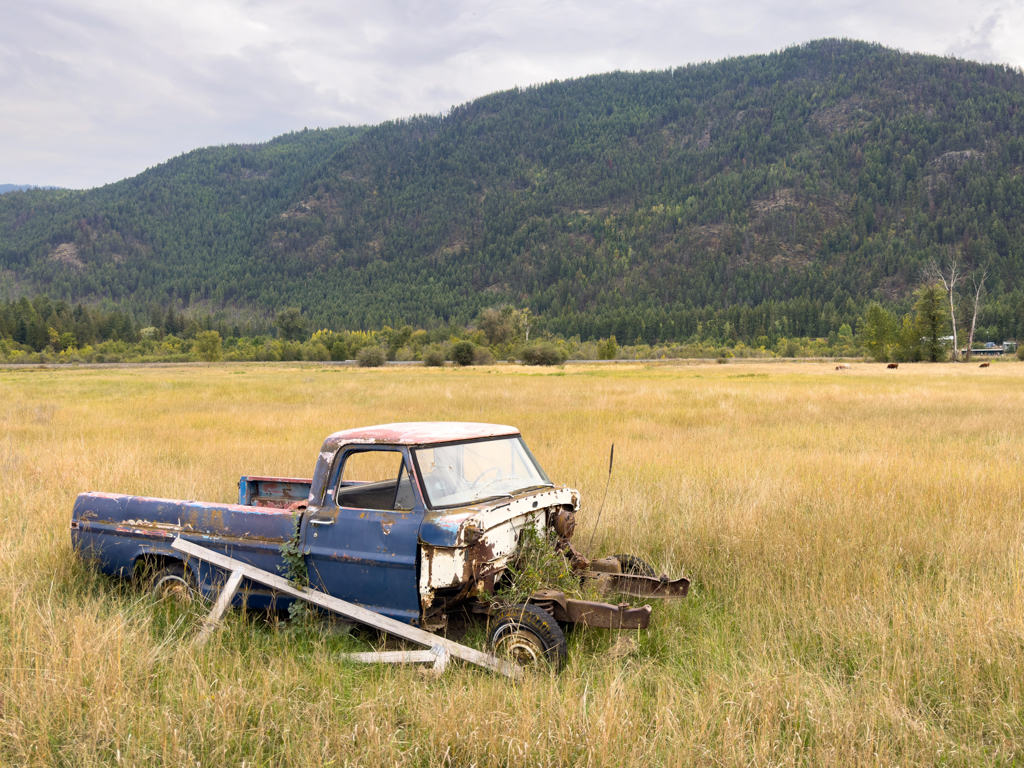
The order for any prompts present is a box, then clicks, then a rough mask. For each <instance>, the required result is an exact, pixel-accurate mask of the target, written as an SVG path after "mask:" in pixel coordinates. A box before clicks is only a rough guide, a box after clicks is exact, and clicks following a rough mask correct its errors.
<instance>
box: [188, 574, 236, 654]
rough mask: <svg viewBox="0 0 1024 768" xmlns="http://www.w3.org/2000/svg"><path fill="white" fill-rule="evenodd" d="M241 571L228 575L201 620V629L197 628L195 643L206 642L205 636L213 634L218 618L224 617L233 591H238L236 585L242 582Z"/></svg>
mask: <svg viewBox="0 0 1024 768" xmlns="http://www.w3.org/2000/svg"><path fill="white" fill-rule="evenodd" d="M242 575H243V574H242V572H241V571H232V572H231V576H229V577H228V581H227V583H226V584H225V585H224V588H223V589H222V590H221V591H220V596H219V597H218V598H217V602H216V604H215V605H214V606H213V610H212V611H210V615H209V616H207V617H206V621H204V622H203V627H202V629H200V630H199V635H198V636H197V637H196V645H202V644H203V643H205V642H206V640H207V638H209V636H210V635H211V634H213V630H215V629H216V628H217V625H218V624H220V620H221V619H222V618H223V617H224V612H225V611H226V610H227V609H228V606H230V605H231V600H232V599H233V598H234V596H235V592H237V591H238V585H239V584H241V583H242Z"/></svg>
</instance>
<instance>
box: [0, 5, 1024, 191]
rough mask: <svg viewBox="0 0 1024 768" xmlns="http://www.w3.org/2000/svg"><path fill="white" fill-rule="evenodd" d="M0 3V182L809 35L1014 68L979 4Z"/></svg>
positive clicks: (1005, 10) (134, 161) (1002, 34)
mask: <svg viewBox="0 0 1024 768" xmlns="http://www.w3.org/2000/svg"><path fill="white" fill-rule="evenodd" d="M0 2H2V3H3V4H4V9H3V19H4V24H3V26H2V28H0V103H2V104H3V110H0V138H2V141H0V182H5V183H36V184H59V185H64V186H72V187H84V186H93V185H97V184H101V183H107V182H111V181H115V180H117V179H119V178H123V177H126V176H130V175H134V174H135V173H138V172H140V171H141V170H143V169H144V168H145V167H147V166H150V165H154V164H157V163H159V162H162V161H164V160H166V159H167V158H169V157H171V156H173V155H176V154H178V153H180V152H183V151H188V150H190V149H194V148H196V147H199V146H205V145H210V144H222V143H230V142H252V141H263V140H266V139H269V138H271V137H273V136H275V135H279V134H281V133H284V132H287V131H289V130H297V129H301V128H302V127H304V126H311V127H312V126H323V127H327V126H334V125H342V124H361V123H375V122H379V121H381V120H386V119H390V118H394V117H403V116H408V115H412V114H418V113H437V112H441V111H444V110H446V109H448V108H449V107H450V106H452V105H454V104H459V103H462V102H465V101H468V100H470V99H472V98H475V97H477V96H482V95H484V94H486V93H489V92H492V91H495V90H500V89H504V88H510V87H512V86H513V85H528V84H530V83H535V82H543V81H549V80H553V79H565V78H569V77H577V76H582V75H586V74H592V73H597V72H606V71H609V70H613V69H629V70H636V69H662V68H667V67H671V66H677V65H681V64H686V63H689V62H697V61H707V60H715V59H720V58H723V57H726V56H736V55H743V54H748V53H764V52H768V51H771V50H776V49H780V48H783V47H785V46H786V45H789V44H792V43H797V42H802V41H806V40H811V39H815V38H821V37H852V38H858V39H866V40H871V41H877V42H881V43H884V44H886V45H890V46H893V47H898V48H903V49H905V50H910V51H924V52H931V53H939V54H945V53H953V54H955V55H958V56H965V57H969V58H977V59H981V60H986V61H1006V62H1010V63H1013V64H1015V65H1019V64H1022V63H1024V53H1022V50H1021V44H1020V42H1019V41H1020V40H1021V39H1024V10H1022V9H1018V8H1015V7H1014V8H1011V7H1009V6H1007V5H1005V4H1002V5H1000V4H997V3H995V2H982V3H978V4H974V5H972V6H968V5H967V4H965V3H962V2H960V1H959V0H957V1H956V2H954V1H953V0H935V2H928V3H924V2H921V1H920V0H916V1H915V2H903V3H892V2H889V3H882V2H879V0H859V1H857V0H839V1H838V2H834V1H827V0H802V1H799V2H798V1H797V0H774V1H772V2H755V1H754V0H725V2H720V3H706V2H701V3H698V2H694V1H693V0H689V1H687V0H684V1H683V2H679V1H678V0H676V1H674V2H665V1H663V0H639V1H638V2H631V3H622V2H609V1H608V0H591V2H582V0H521V2H514V3H513V2H508V1H507V0H490V1H489V2H484V1H483V0H435V1H434V2H426V3H420V4H407V3H402V2H397V0H380V1H379V2H375V3H372V4H371V3H365V2H351V0H350V1H349V2H327V1H326V0H293V1H292V2H288V3H281V2H277V1H274V2H271V1H270V0H202V2H199V1H198V0H87V2H86V3H84V4H83V3H82V2H81V0H34V1H33V2H32V3H17V2H15V0H0Z"/></svg>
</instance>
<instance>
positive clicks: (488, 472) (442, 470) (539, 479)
mask: <svg viewBox="0 0 1024 768" xmlns="http://www.w3.org/2000/svg"><path fill="white" fill-rule="evenodd" d="M412 453H413V457H414V458H415V460H416V466H417V467H418V468H419V474H420V479H421V481H422V483H423V491H424V493H425V494H426V497H427V503H428V504H430V506H431V507H433V508H435V509H437V508H439V507H458V506H463V505H465V504H472V503H473V502H475V501H482V500H484V499H492V498H495V497H500V496H514V495H515V494H516V492H517V491H522V490H526V489H527V488H536V487H537V486H545V485H551V481H550V480H548V476H547V475H545V474H544V470H543V469H541V468H540V465H538V464H537V460H536V459H534V458H533V455H532V454H531V453H530V450H529V449H528V448H527V447H526V443H524V442H523V438H521V437H518V436H517V437H502V438H498V439H496V440H475V441H472V442H465V443H451V444H449V445H435V446H432V447H430V448H417V449H414V450H413V452H412Z"/></svg>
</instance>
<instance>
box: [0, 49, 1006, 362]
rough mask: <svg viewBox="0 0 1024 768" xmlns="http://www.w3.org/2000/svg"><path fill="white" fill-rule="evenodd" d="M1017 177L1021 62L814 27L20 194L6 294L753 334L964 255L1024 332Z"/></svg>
mask: <svg viewBox="0 0 1024 768" xmlns="http://www.w3.org/2000/svg"><path fill="white" fill-rule="evenodd" d="M1022 167H1024V75H1022V73H1021V72H1020V71H1018V70H1016V69H1013V68H1009V67H1004V66H1001V65H988V64H985V65H983V64H976V63H972V62H966V61H961V60H957V59H953V58H949V57H936V56H921V55H911V54H906V53H902V52H899V51H894V50H890V49H886V48H883V47H881V46H877V45H870V44H867V43H861V42H856V41H849V40H821V41H815V42H813V43H809V44H806V45H802V46H798V47H794V48H790V49H788V50H785V51H781V52H777V53H773V54H770V55H764V56H749V57H743V58H736V59H730V60H727V61H722V62H717V63H713V64H702V65H694V66H687V67H681V68H676V69H671V70H666V71H662V72H645V73H612V74H606V75H595V76H592V77H585V78H580V79H576V80H570V81H565V82H554V83H546V84H541V85H537V86H534V87H530V88H526V89H515V90H511V91H506V92H503V93H496V94H492V95H490V96H486V97H483V98H481V99H477V100H475V101H473V102H471V103H469V104H465V105H462V106H459V107H457V108H454V109H453V110H452V111H450V112H449V113H447V114H445V115H439V116H424V117H417V118H413V119H409V120H400V121H394V122H389V123H384V124H381V125H378V126H373V127H368V128H362V129H332V130H327V131H304V132H301V133H295V134H289V135H288V136H283V137H280V138H279V139H275V140H273V141H271V142H268V143H266V144H262V145H254V146H231V147H217V148H210V149H202V150H196V151H194V152H191V153H188V154H187V155H183V156H181V157H178V158H175V159H173V160H171V161H169V162H167V163H165V164H163V165H161V166H158V167H156V168H153V169H150V170H149V171H146V172H145V173H143V174H140V175H139V176H138V177H136V178H134V179H128V180H126V181H123V182H119V183H117V184H112V185H108V186H106V187H103V188H100V189H95V190H88V191H85V192H73V191H67V190H49V191H43V190H34V191H27V192H14V193H9V194H6V195H3V196H0V295H3V291H4V289H6V291H7V295H8V296H10V295H13V294H14V292H15V291H16V290H17V291H19V292H20V291H24V290H25V287H26V286H28V287H30V292H31V293H44V292H45V293H48V294H49V295H50V296H51V297H52V298H53V299H55V300H62V301H65V302H66V303H68V304H69V305H75V304H77V303H78V302H82V303H84V304H86V305H97V304H100V303H101V302H102V301H109V302H112V305H113V306H116V307H118V308H119V311H122V312H129V313H131V314H132V315H133V316H134V317H135V318H136V319H137V320H138V319H139V318H140V316H144V315H147V314H148V313H149V312H150V311H151V309H150V308H151V307H152V306H153V304H154V303H157V304H160V305H161V306H164V307H166V306H168V303H170V304H171V305H173V306H175V307H178V308H179V311H180V310H181V309H185V310H186V311H187V312H189V313H195V314H196V315H197V316H198V315H200V314H203V313H208V314H211V315H214V316H220V317H222V318H226V320H225V322H231V318H233V317H235V316H241V315H245V314H246V313H249V314H251V315H252V316H254V317H256V318H259V317H264V318H270V317H271V316H272V314H273V313H276V312H277V311H278V310H279V309H280V308H281V307H286V306H295V307H301V309H302V313H303V315H304V316H305V317H306V318H307V319H308V321H309V323H310V327H316V328H335V329H342V328H348V329H360V330H374V329H382V328H383V327H385V326H389V327H392V328H396V327H402V326H403V325H410V326H413V327H418V328H424V329H429V328H436V327H441V326H449V325H461V326H464V327H465V326H469V325H470V324H472V323H473V322H474V321H475V318H476V317H477V316H478V315H479V313H480V312H481V311H483V310H485V309H486V308H488V307H491V306H500V305H502V304H511V305H514V306H516V307H529V308H530V309H531V311H532V313H533V314H534V315H535V316H536V317H537V318H538V322H539V323H540V324H541V327H542V328H543V329H545V330H546V331H547V332H550V333H552V334H554V335H561V336H563V337H565V338H571V337H573V336H575V335H579V336H580V338H581V339H584V340H588V339H599V338H607V337H609V336H611V335H615V336H616V337H617V338H620V339H628V340H629V341H630V342H631V343H632V342H635V341H636V340H638V339H639V340H640V341H641V342H642V343H645V344H648V345H650V344H655V343H659V342H663V341H668V340H675V341H679V340H686V339H690V338H705V337H707V335H708V334H711V335H713V336H715V338H717V339H719V340H721V341H723V342H724V341H725V340H726V339H728V340H730V341H733V342H739V341H742V342H743V343H745V344H750V343H753V342H755V341H756V340H757V339H759V338H762V337H763V338H764V339H767V340H768V341H769V342H770V341H771V340H772V339H777V338H781V337H787V338H789V337H793V336H799V337H806V338H828V337H830V335H833V334H838V333H839V330H840V328H841V327H842V326H843V325H849V326H851V327H854V328H855V327H856V324H857V320H858V318H859V317H862V316H863V313H864V312H865V310H866V307H867V305H868V303H869V302H870V301H872V300H874V301H877V302H879V303H880V304H881V305H884V306H887V307H890V308H892V311H894V312H897V313H899V314H903V313H906V312H907V311H909V308H910V306H911V305H912V304H913V302H914V300H915V299H914V297H913V295H912V294H913V291H914V290H915V289H916V288H917V286H918V285H919V283H920V275H921V272H922V269H923V268H924V267H925V266H927V265H928V264H929V263H930V262H932V261H942V260H944V259H946V258H948V257H949V256H950V254H951V253H952V254H955V255H956V256H957V258H959V259H960V260H961V262H962V263H964V264H966V265H968V266H969V267H970V268H971V269H981V268H983V267H984V268H987V269H988V273H989V275H990V280H989V292H990V294H991V296H992V297H993V301H995V302H997V303H999V302H1001V303H999V307H1000V308H999V309H998V310H992V311H993V312H994V315H993V317H992V318H990V319H989V320H987V321H986V323H987V324H988V325H989V326H992V327H996V328H997V329H998V332H997V335H1004V336H1007V337H1009V336H1019V335H1021V333H1020V312H1019V310H1018V309H1017V304H1018V303H1019V299H1017V298H1013V297H1015V296H1017V297H1019V293H1018V292H1019V291H1020V290H1021V288H1022V287H1024V286H1022V284H1021V275H1024V219H1022V216H1024V213H1022V212H1024V174H1022V173H1021V168H1022ZM141 322H144V321H141ZM148 324H149V323H147V325H148ZM727 324H728V327H727ZM137 325H139V323H137ZM139 327H144V326H142V325H139ZM154 327H155V326H154ZM708 328H711V329H712V330H711V331H707V330H706V329H708ZM226 330H227V331H228V333H229V335H230V332H231V329H230V328H227V329H226ZM241 330H242V334H243V335H246V333H247V332H246V330H245V328H244V326H243V328H242V329H241ZM254 330H255V328H254ZM218 333H220V331H218ZM174 335H177V334H174ZM223 338H225V339H226V338H228V336H223ZM759 346H760V345H759Z"/></svg>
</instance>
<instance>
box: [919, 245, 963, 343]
mask: <svg viewBox="0 0 1024 768" xmlns="http://www.w3.org/2000/svg"><path fill="white" fill-rule="evenodd" d="M925 275H926V276H928V277H931V278H934V279H935V280H938V281H939V282H941V283H942V287H943V288H945V289H946V295H948V296H949V321H950V325H952V326H953V361H954V362H956V361H958V360H959V359H960V350H959V347H958V346H957V338H956V302H955V300H954V295H955V294H954V291H955V289H956V284H957V283H958V282H960V280H961V279H963V273H961V272H960V265H959V264H958V263H957V260H956V251H955V250H951V251H950V254H949V277H947V276H946V275H945V274H944V273H943V271H942V267H940V266H939V265H938V264H937V263H936V262H934V261H933V262H932V263H931V265H930V266H929V267H928V268H927V269H926V270H925Z"/></svg>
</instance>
